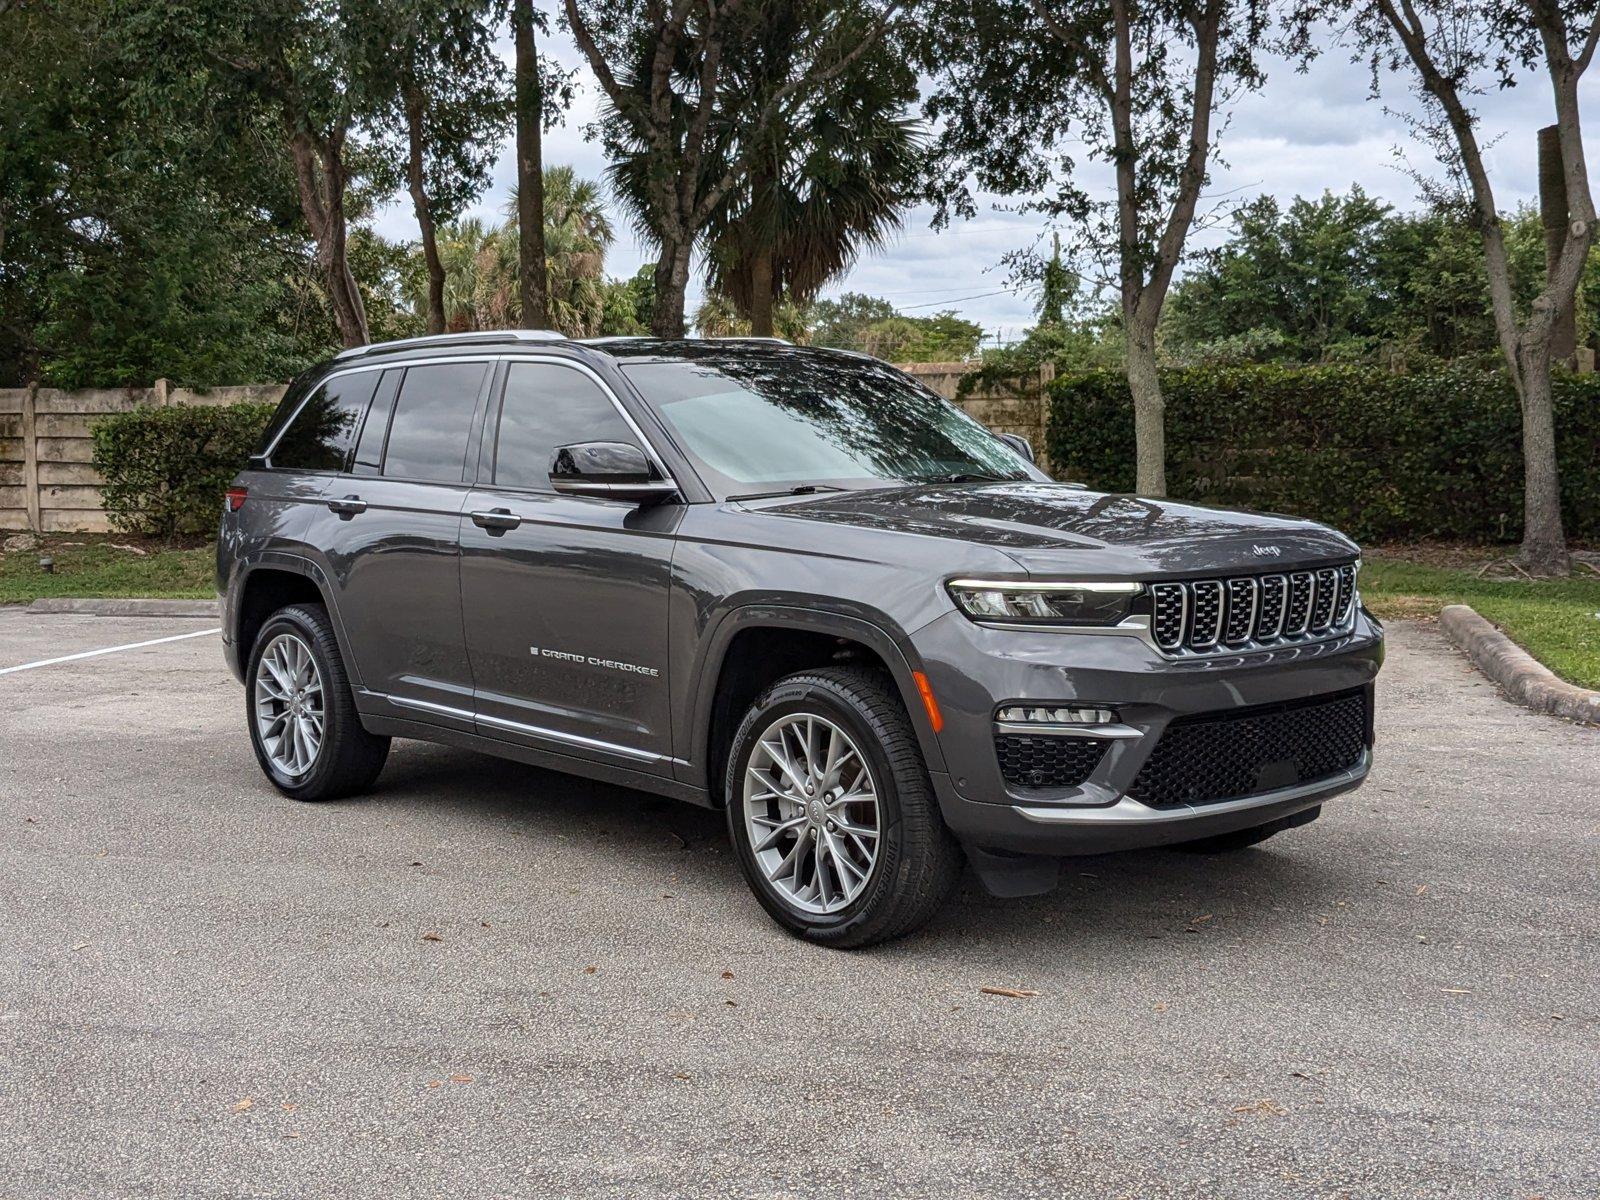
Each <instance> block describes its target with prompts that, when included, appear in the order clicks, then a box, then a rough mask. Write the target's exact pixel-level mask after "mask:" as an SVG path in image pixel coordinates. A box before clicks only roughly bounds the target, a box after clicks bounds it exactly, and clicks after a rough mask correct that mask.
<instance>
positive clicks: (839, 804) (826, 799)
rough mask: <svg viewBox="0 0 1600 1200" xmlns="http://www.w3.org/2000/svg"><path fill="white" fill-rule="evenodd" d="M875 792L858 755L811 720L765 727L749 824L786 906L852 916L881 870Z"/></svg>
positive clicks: (752, 780) (753, 769)
mask: <svg viewBox="0 0 1600 1200" xmlns="http://www.w3.org/2000/svg"><path fill="white" fill-rule="evenodd" d="M881 814H882V810H881V807H880V805H879V803H878V790H877V786H876V784H875V783H874V781H873V778H872V770H871V768H870V767H869V766H868V765H867V760H866V758H865V756H863V755H862V753H861V750H860V748H859V747H858V746H857V745H856V744H855V742H854V741H853V740H852V739H851V737H850V735H849V734H847V733H846V732H845V731H844V730H843V729H841V728H839V726H837V725H835V724H834V723H833V722H832V721H829V720H828V719H827V718H825V717H819V716H816V715H815V714H812V713H791V714H788V715H786V716H782V717H779V718H778V719H777V720H775V721H773V722H772V724H770V725H768V726H767V728H766V730H765V731H764V732H763V733H762V734H761V736H760V737H759V738H758V739H757V740H756V744H755V748H754V749H753V750H752V751H751V752H750V761H749V763H748V764H747V765H746V767H745V772H744V821H745V831H746V833H747V834H748V835H749V838H750V848H751V851H752V853H753V854H754V856H755V860H756V865H757V867H759V868H760V870H761V873H762V875H763V876H764V877H765V879H766V881H767V884H768V886H770V887H771V888H772V889H773V890H774V891H776V892H777V893H778V895H779V896H780V897H781V898H782V899H783V900H784V901H785V902H786V903H787V904H789V905H792V906H793V907H794V908H797V909H799V910H800V911H802V912H805V913H811V914H814V915H825V914H829V913H836V912H839V911H840V910H841V909H844V908H847V907H848V906H849V905H850V904H851V903H853V902H854V901H855V900H856V898H857V897H859V896H860V895H861V893H862V891H863V889H865V888H866V886H867V882H868V881H869V880H870V879H871V878H872V873H873V871H874V870H875V869H876V867H877V865H878V847H879V843H880V841H881V833H882V815H881Z"/></svg>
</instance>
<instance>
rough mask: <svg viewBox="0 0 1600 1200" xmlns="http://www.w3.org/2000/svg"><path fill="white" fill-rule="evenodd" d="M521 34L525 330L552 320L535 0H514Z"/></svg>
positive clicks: (520, 271)
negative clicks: (535, 33)
mask: <svg viewBox="0 0 1600 1200" xmlns="http://www.w3.org/2000/svg"><path fill="white" fill-rule="evenodd" d="M511 24H512V26H513V28H514V29H515V30H516V39H517V66H516V76H517V100H516V108H517V288H518V295H519V299H520V300H521V304H522V327H523V328H524V329H547V328H549V325H550V307H549V296H548V294H547V293H548V286H549V276H548V274H547V271H546V267H545V249H544V146H543V136H544V84H543V81H542V80H541V79H540V78H539V50H538V46H537V45H536V44H535V42H534V36H533V35H534V25H533V0H514V2H513V4H512V8H511Z"/></svg>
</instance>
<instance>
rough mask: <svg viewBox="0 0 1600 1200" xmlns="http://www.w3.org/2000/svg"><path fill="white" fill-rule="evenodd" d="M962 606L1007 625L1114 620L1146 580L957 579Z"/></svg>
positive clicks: (955, 591)
mask: <svg viewBox="0 0 1600 1200" xmlns="http://www.w3.org/2000/svg"><path fill="white" fill-rule="evenodd" d="M948 587H949V588H950V595H951V597H952V598H953V599H954V600H955V602H956V605H957V607H959V608H960V609H961V611H962V612H964V613H966V615H967V616H969V617H971V618H972V619H973V620H974V621H981V622H985V623H989V624H1005V625H1088V626H1100V625H1115V624H1117V623H1118V622H1119V621H1121V620H1122V619H1123V618H1124V617H1126V616H1127V615H1128V613H1129V612H1131V611H1132V610H1133V601H1134V598H1135V597H1136V596H1138V595H1139V593H1140V592H1141V591H1143V590H1144V585H1143V584H1139V583H1123V582H1085V583H1066V582H1063V583H1056V582H1050V583H1010V582H1004V581H991V580H986V579H955V580H952V581H951V582H950V583H949V585H948Z"/></svg>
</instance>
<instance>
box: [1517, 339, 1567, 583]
mask: <svg viewBox="0 0 1600 1200" xmlns="http://www.w3.org/2000/svg"><path fill="white" fill-rule="evenodd" d="M1517 359H1518V363H1517V365H1518V367H1519V368H1520V369H1519V370H1518V372H1517V375H1518V378H1519V384H1518V388H1517V392H1518V396H1517V398H1518V400H1520V401H1521V403H1522V471H1523V487H1522V517H1523V528H1522V551H1521V554H1520V555H1519V556H1518V557H1519V558H1520V560H1521V562H1522V566H1523V567H1524V569H1526V570H1527V571H1528V573H1529V574H1531V575H1567V574H1570V573H1571V571H1572V562H1571V560H1570V559H1569V558H1568V556H1567V538H1566V532H1565V530H1564V529H1563V528H1562V524H1561V483H1560V478H1559V476H1558V474H1557V471H1556V431H1555V417H1554V412H1553V405H1552V403H1551V394H1550V337H1549V334H1548V332H1543V333H1542V334H1541V332H1540V331H1537V330H1532V331H1527V332H1524V334H1523V336H1522V339H1521V341H1520V342H1519V344H1518V346H1517Z"/></svg>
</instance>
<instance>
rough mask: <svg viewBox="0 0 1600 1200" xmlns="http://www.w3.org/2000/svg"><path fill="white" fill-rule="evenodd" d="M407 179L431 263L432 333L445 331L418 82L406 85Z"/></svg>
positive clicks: (441, 276)
mask: <svg viewBox="0 0 1600 1200" xmlns="http://www.w3.org/2000/svg"><path fill="white" fill-rule="evenodd" d="M405 101H406V138H407V142H408V147H409V153H408V154H407V156H406V179H407V182H408V183H409V184H410V187H411V203H412V206H413V207H414V208H415V209H416V210H417V229H418V230H419V231H420V232H421V234H422V258H423V261H424V262H426V263H427V264H428V332H429V333H443V332H444V328H445V321H444V263H443V262H441V261H440V260H439V240H438V238H437V237H436V236H435V235H434V228H433V206H432V204H431V203H429V201H428V189H427V186H426V182H425V180H424V179H423V175H422V92H421V90H420V89H419V88H418V87H417V86H416V84H415V83H411V84H408V85H407V86H406V96H405Z"/></svg>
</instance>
